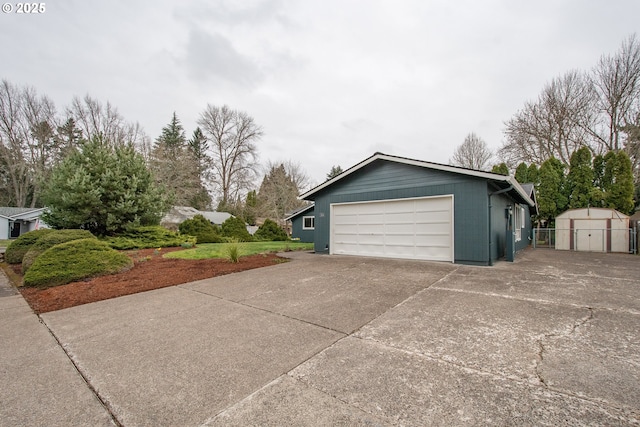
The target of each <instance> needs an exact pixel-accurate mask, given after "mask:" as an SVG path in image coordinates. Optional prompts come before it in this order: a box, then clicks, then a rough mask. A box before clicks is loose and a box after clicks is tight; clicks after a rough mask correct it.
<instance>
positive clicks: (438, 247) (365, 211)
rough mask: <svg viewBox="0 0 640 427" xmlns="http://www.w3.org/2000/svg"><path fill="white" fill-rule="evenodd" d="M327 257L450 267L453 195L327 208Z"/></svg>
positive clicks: (343, 204)
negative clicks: (424, 262) (403, 260)
mask: <svg viewBox="0 0 640 427" xmlns="http://www.w3.org/2000/svg"><path fill="white" fill-rule="evenodd" d="M330 221H331V240H330V244H329V251H330V253H332V254H344V255H359V256H375V257H386V258H406V259H422V260H432V261H451V262H453V260H454V258H453V195H448V196H438V197H421V198H412V199H396V200H385V201H373V202H357V203H336V204H332V205H331V217H330Z"/></svg>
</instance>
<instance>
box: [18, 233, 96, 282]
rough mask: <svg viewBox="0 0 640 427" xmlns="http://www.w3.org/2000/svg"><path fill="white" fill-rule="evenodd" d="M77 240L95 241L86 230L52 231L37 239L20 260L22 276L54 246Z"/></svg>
mask: <svg viewBox="0 0 640 427" xmlns="http://www.w3.org/2000/svg"><path fill="white" fill-rule="evenodd" d="M79 239H95V236H94V235H93V234H91V232H90V231H88V230H54V231H53V233H47V234H45V235H44V236H42V237H41V238H39V239H38V240H37V241H36V242H35V243H34V244H33V245H31V248H30V249H29V250H28V251H27V253H26V254H25V255H24V257H23V258H22V274H25V273H26V272H27V270H29V268H30V267H31V265H32V264H33V262H34V261H35V260H36V258H38V256H39V255H40V254H41V253H43V252H44V251H46V250H47V249H49V248H50V247H53V246H55V245H59V244H60V243H65V242H70V241H72V240H79Z"/></svg>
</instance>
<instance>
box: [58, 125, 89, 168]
mask: <svg viewBox="0 0 640 427" xmlns="http://www.w3.org/2000/svg"><path fill="white" fill-rule="evenodd" d="M55 138H56V142H57V144H58V149H59V160H62V159H64V158H65V157H67V156H68V155H69V153H70V152H71V150H73V149H74V148H76V147H78V145H79V144H80V142H81V141H82V140H83V138H82V131H81V130H80V129H79V128H78V126H77V125H76V121H75V120H74V119H73V117H70V118H69V119H67V121H66V122H64V123H63V124H62V125H61V126H58V129H57V133H56V136H55Z"/></svg>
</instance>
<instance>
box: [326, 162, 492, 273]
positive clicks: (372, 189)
mask: <svg viewBox="0 0 640 427" xmlns="http://www.w3.org/2000/svg"><path fill="white" fill-rule="evenodd" d="M447 194H453V195H454V207H453V210H454V258H455V262H457V263H467V264H481V265H487V264H489V244H488V235H489V219H488V218H489V211H488V209H489V206H488V198H487V194H488V188H487V182H486V180H484V179H478V178H475V177H470V176H466V175H461V174H455V173H449V172H443V171H438V170H433V169H427V168H423V167H419V166H411V165H406V164H400V163H394V162H388V161H378V162H374V163H371V164H369V165H367V166H365V167H363V168H362V169H360V170H358V171H356V172H354V173H353V174H352V175H351V176H349V177H347V178H346V179H343V180H341V181H337V182H336V183H335V184H333V185H332V186H330V187H327V188H326V189H325V190H323V191H321V192H319V193H316V194H315V195H314V196H315V197H314V198H315V214H316V219H315V239H314V243H315V250H316V252H324V253H328V251H329V238H330V228H329V227H330V225H329V207H330V205H331V204H332V203H341V202H356V201H367V200H385V199H401V198H407V197H424V196H439V195H447Z"/></svg>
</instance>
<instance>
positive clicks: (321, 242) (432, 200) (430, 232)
mask: <svg viewBox="0 0 640 427" xmlns="http://www.w3.org/2000/svg"><path fill="white" fill-rule="evenodd" d="M534 194H535V192H534V191H533V185H528V186H524V187H523V186H521V185H520V184H519V183H518V182H517V181H516V180H515V179H514V178H513V177H511V176H508V175H499V174H495V173H490V172H484V171H478V170H473V169H466V168H460V167H455V166H450V165H442V164H438V163H431V162H426V161H423V160H415V159H409V158H406V157H398V156H391V155H388V154H383V153H374V154H373V155H372V156H371V157H369V158H367V159H364V160H363V161H361V162H360V163H358V164H356V165H354V166H352V167H350V168H348V169H347V170H345V171H344V172H342V173H341V174H339V175H337V176H335V177H333V178H331V179H329V180H327V181H325V182H323V183H322V184H320V185H318V186H317V187H314V188H312V189H310V190H309V191H307V192H306V193H303V194H301V195H300V198H301V199H303V200H306V201H309V202H310V203H313V214H312V215H313V218H312V222H313V246H314V252H315V253H317V254H327V255H356V256H364V257H384V258H398V259H415V260H428V261H444V262H453V263H459V264H469V265H493V263H494V262H495V261H496V260H498V259H501V258H504V259H506V260H507V261H513V260H514V259H515V254H516V253H517V252H518V251H520V250H523V249H524V248H526V247H527V246H529V242H530V238H529V236H530V235H531V229H532V227H531V215H535V213H536V212H537V208H536V203H535V196H534ZM310 212H311V211H310ZM305 215H306V214H305ZM310 215H311V214H310ZM302 216H303V215H298V216H295V215H294V216H292V217H290V218H291V220H292V223H293V226H294V227H295V226H297V225H298V224H299V223H301V222H302V219H303V218H302Z"/></svg>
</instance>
